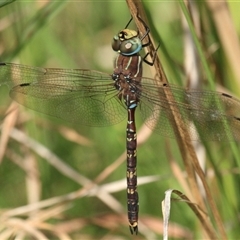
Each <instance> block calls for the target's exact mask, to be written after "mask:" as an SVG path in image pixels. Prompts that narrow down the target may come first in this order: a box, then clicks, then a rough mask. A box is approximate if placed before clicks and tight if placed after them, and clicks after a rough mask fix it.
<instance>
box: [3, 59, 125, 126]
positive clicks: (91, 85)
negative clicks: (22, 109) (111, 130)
mask: <svg viewBox="0 0 240 240" xmlns="http://www.w3.org/2000/svg"><path fill="white" fill-rule="evenodd" d="M0 78H1V83H3V84H7V85H8V86H9V87H10V96H11V97H12V98H13V99H14V100H15V101H17V102H18V103H20V104H22V105H24V106H26V107H28V108H30V109H33V110H36V111H38V112H41V113H44V114H47V115H50V116H54V117H57V118H61V119H63V120H66V121H69V122H74V123H78V124H83V125H89V126H107V125H111V124H116V123H118V122H120V121H122V120H123V119H124V118H126V109H125V107H124V104H123V103H122V102H121V101H120V100H119V98H118V96H117V95H118V91H117V90H116V89H115V87H114V81H113V80H112V78H111V76H110V74H106V73H101V72H97V71H90V70H83V69H73V70H71V69H69V70H68V69H44V68H36V67H29V66H25V65H18V64H1V65H0Z"/></svg>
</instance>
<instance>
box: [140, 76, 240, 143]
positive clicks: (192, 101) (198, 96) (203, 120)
mask: <svg viewBox="0 0 240 240" xmlns="http://www.w3.org/2000/svg"><path fill="white" fill-rule="evenodd" d="M165 90H166V91H165ZM169 92H171V93H172V94H173V96H174V100H173V101H171V102H168V101H167V98H166V94H167V95H170V94H169ZM170 106H174V107H175V109H178V111H179V113H180V117H181V120H182V122H183V123H184V125H185V126H186V128H187V129H188V130H189V134H190V136H191V139H192V140H200V139H205V140H213V141H229V140H237V139H238V140H239V137H240V101H239V100H237V99H236V98H234V97H232V96H230V95H228V94H224V93H219V92H214V91H198V90H190V89H184V88H181V87H178V86H174V85H171V84H163V83H160V85H158V87H157V86H156V84H155V83H154V80H153V79H148V78H142V87H141V103H140V110H141V114H142V117H143V119H144V120H146V124H147V125H148V126H149V127H150V128H152V129H154V130H155V132H157V133H159V134H162V135H164V136H168V137H175V133H174V129H173V127H172V123H173V116H172V112H171V110H170ZM180 127H181V126H180ZM182 129H183V128H182ZM196 129H197V132H196Z"/></svg>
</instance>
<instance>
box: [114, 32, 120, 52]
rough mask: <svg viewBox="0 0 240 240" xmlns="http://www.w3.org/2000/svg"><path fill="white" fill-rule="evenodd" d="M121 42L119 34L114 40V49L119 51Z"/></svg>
mask: <svg viewBox="0 0 240 240" xmlns="http://www.w3.org/2000/svg"><path fill="white" fill-rule="evenodd" d="M121 43H122V42H121V41H120V40H119V38H118V36H114V38H113V40H112V49H113V50H114V51H116V52H118V51H119V50H120V46H121Z"/></svg>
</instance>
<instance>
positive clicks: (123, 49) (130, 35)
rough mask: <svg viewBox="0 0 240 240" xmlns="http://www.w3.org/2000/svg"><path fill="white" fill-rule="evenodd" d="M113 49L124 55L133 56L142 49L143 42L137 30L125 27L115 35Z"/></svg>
mask: <svg viewBox="0 0 240 240" xmlns="http://www.w3.org/2000/svg"><path fill="white" fill-rule="evenodd" d="M112 49H113V50H114V51H116V52H118V53H120V54H122V55H124V56H131V55H134V54H136V53H138V52H139V51H140V50H141V49H142V42H141V40H140V38H139V37H138V33H137V32H136V31H134V30H130V29H124V30H122V31H120V32H119V33H118V34H117V35H115V36H114V37H113V41H112Z"/></svg>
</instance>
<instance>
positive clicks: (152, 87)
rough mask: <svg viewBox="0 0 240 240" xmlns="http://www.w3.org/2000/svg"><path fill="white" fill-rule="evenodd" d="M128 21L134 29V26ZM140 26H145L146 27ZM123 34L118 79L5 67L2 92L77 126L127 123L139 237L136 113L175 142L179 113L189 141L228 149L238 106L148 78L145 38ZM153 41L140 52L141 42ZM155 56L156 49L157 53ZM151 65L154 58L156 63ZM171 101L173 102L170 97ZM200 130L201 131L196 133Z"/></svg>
mask: <svg viewBox="0 0 240 240" xmlns="http://www.w3.org/2000/svg"><path fill="white" fill-rule="evenodd" d="M130 22H131V20H130V21H129V23H130ZM142 22H143V21H142ZM129 23H128V24H127V25H126V27H125V28H124V29H123V30H121V31H119V32H118V33H117V34H116V35H115V36H114V37H113V40H112V49H113V50H114V51H116V52H117V54H118V55H117V57H116V60H115V63H114V70H113V73H102V72H99V71H95V70H88V69H61V68H39V67H32V66H26V65H21V64H14V63H0V85H2V84H6V85H7V86H8V87H9V88H10V92H9V94H10V97H11V98H12V99H13V100H15V101H17V102H18V103H20V104H22V105H23V106H25V107H28V108H30V109H33V110H35V111H38V112H41V113H44V114H47V115H50V116H54V117H57V118H60V119H63V120H65V121H68V122H72V123H75V124H78V125H87V126H98V127H100V126H109V125H113V124H117V123H119V122H121V121H123V120H124V119H126V118H127V128H126V149H127V156H126V162H127V170H126V178H127V208H128V221H129V228H130V231H131V233H132V234H137V233H138V212H139V199H138V192H137V135H136V124H135V110H136V109H139V111H140V114H141V116H142V118H143V120H144V122H145V124H146V125H147V126H148V127H149V128H150V129H152V130H154V132H156V133H158V134H160V135H163V136H167V137H172V138H174V137H176V136H175V130H174V128H173V127H172V126H173V124H174V120H173V114H174V111H177V112H178V113H179V115H178V116H179V117H180V118H181V122H182V123H183V125H184V126H181V125H180V126H179V128H180V130H182V131H185V130H186V129H187V130H188V133H189V135H190V138H191V140H197V141H198V140H201V139H205V140H212V141H231V140H236V139H238V138H239V136H240V116H237V115H236V113H237V112H240V111H239V110H240V101H239V100H238V99H236V98H234V97H232V96H230V95H229V94H226V93H220V92H215V91H202V90H197V89H195V90H194V89H186V88H182V87H180V86H176V85H173V84H169V83H163V82H159V83H158V84H157V85H156V81H155V79H152V78H147V77H143V76H142V75H143V74H142V64H143V62H145V63H147V64H149V65H153V62H149V61H147V60H146V57H147V55H148V54H146V55H145V56H144V57H141V55H140V51H141V50H142V49H143V48H144V47H146V46H147V45H148V44H149V31H150V30H149V28H148V26H147V25H146V24H145V23H144V22H143V24H144V26H145V30H146V32H145V33H143V34H140V32H139V30H137V31H136V30H131V29H129V28H128V25H129ZM144 39H146V40H148V41H147V43H145V44H143V40H144ZM156 50H157V49H156ZM153 60H154V58H153ZM170 93H171V96H173V98H172V99H171V100H170V101H169V98H168V94H170ZM196 130H197V131H196Z"/></svg>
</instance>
